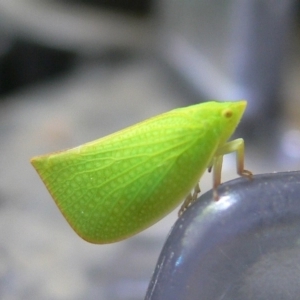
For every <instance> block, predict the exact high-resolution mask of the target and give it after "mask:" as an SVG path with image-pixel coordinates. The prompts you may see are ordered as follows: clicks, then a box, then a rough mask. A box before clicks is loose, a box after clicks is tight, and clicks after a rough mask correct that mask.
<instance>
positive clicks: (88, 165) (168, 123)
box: [31, 101, 252, 244]
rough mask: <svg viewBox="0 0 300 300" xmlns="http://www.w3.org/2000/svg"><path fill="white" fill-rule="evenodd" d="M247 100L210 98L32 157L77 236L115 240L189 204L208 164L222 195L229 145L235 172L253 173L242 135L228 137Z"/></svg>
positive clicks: (93, 240) (104, 241)
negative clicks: (248, 166)
mask: <svg viewBox="0 0 300 300" xmlns="http://www.w3.org/2000/svg"><path fill="white" fill-rule="evenodd" d="M246 105H247V102H246V101H238V102H214V101H211V102H205V103H201V104H196V105H191V106H188V107H183V108H177V109H174V110H171V111H169V112H166V113H164V114H161V115H158V116H156V117H153V118H150V119H148V120H145V121H143V122H141V123H138V124H136V125H133V126H131V127H128V128H125V129H123V130H121V131H118V132H116V133H114V134H111V135H108V136H106V137H103V138H100V139H98V140H96V141H93V142H89V143H86V144H84V145H81V146H78V147H76V148H73V149H69V150H66V151H61V152H55V153H50V154H47V155H42V156H37V157H34V158H32V160H31V163H32V165H33V166H34V168H35V169H36V171H37V172H38V174H39V175H40V177H41V179H42V180H43V182H44V183H45V185H46V187H47V189H48V190H49V192H50V194H51V195H52V197H53V199H54V200H55V202H56V204H57V206H58V207H59V209H60V210H61V212H62V214H63V215H64V216H65V218H66V219H67V221H68V222H69V224H70V225H71V226H72V227H73V229H74V230H75V231H76V232H77V233H78V235H79V236H81V237H82V238H83V239H85V240H87V241H89V242H91V243H99V244H105V243H112V242H116V241H119V240H122V239H125V238H127V237H130V236H132V235H134V234H136V233H138V232H140V231H142V230H143V229H146V228H147V227H149V226H151V225H152V224H154V223H155V222H157V221H158V220H160V219H161V218H163V217H164V216H165V215H166V214H168V213H169V212H170V211H172V210H173V209H174V208H175V207H176V206H178V205H179V204H180V202H181V201H182V200H183V199H184V198H186V200H185V202H184V205H183V206H182V208H181V211H184V209H185V208H186V207H187V206H188V205H189V204H190V203H191V202H192V201H193V200H194V199H195V198H196V195H197V193H198V192H199V191H200V190H199V189H198V181H199V180H200V177H201V176H202V174H203V173H204V171H205V170H206V169H207V168H208V169H213V182H214V183H213V189H214V193H215V194H214V195H215V196H217V193H216V188H217V186H218V185H219V184H220V181H221V167H222V158H223V155H224V154H226V153H229V152H234V151H235V152H236V153H237V173H238V174H239V175H241V176H246V177H250V178H251V175H252V174H251V172H249V171H247V170H244V141H243V139H236V140H233V141H230V142H227V140H228V139H229V137H230V136H231V135H232V133H233V132H234V130H235V128H236V126H237V125H238V123H239V121H240V119H241V117H242V115H243V113H244V110H245V108H246ZM195 187H196V188H195ZM193 188H194V194H193V195H191V194H190V192H191V191H192V190H193Z"/></svg>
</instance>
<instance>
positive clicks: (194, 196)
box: [178, 183, 201, 216]
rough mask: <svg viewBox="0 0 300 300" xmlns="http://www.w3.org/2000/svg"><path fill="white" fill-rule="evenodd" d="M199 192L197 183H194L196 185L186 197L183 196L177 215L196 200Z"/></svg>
mask: <svg viewBox="0 0 300 300" xmlns="http://www.w3.org/2000/svg"><path fill="white" fill-rule="evenodd" d="M200 192H201V190H200V186H199V183H197V184H196V186H195V187H194V189H193V192H192V193H190V194H188V195H187V197H186V198H185V200H184V202H183V203H182V205H181V207H180V209H179V212H178V216H181V215H182V213H183V212H184V211H185V210H186V209H187V208H188V207H189V206H190V205H191V204H192V203H193V202H195V201H196V199H197V197H198V194H199V193H200Z"/></svg>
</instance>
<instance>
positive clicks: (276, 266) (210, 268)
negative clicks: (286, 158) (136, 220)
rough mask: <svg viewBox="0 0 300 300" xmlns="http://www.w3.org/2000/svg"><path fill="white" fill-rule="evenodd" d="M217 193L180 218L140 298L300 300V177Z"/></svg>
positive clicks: (260, 179)
mask: <svg viewBox="0 0 300 300" xmlns="http://www.w3.org/2000/svg"><path fill="white" fill-rule="evenodd" d="M219 195H220V200H219V201H218V202H215V201H214V200H213V199H212V193H211V191H209V192H207V193H206V194H204V195H203V196H201V197H200V198H199V199H198V201H197V202H196V203H195V204H194V205H193V206H191V207H190V208H189V209H188V210H187V211H186V212H185V213H184V214H183V215H182V216H181V217H180V218H179V219H178V221H177V222H176V224H175V225H174V228H173V229H172V231H171V233H170V235H169V237H168V239H167V241H166V243H165V245H164V248H163V250H162V252H161V254H160V258H159V260H158V263H157V266H156V270H155V273H154V275H153V277H152V280H151V283H150V286H149V289H148V293H147V296H146V298H145V299H147V300H173V299H176V300H184V299H189V300H196V299H197V300H199V299H205V300H210V299H212V300H216V299H222V300H229V299H230V300H235V299H243V300H248V299H249V300H250V299H253V300H254V299H255V300H258V299H273V300H274V299H285V300H289V299H299V293H300V285H299V278H300V202H299V200H300V199H299V198H300V172H285V173H273V174H262V175H256V176H254V179H253V180H252V181H248V180H247V179H244V178H240V179H236V180H233V181H230V182H228V183H226V184H224V185H222V186H221V187H220V189H219Z"/></svg>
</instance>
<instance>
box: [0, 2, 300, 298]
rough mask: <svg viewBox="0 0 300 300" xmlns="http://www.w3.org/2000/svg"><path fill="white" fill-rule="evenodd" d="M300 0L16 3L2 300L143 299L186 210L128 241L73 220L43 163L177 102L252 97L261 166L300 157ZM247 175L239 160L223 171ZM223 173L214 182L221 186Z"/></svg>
mask: <svg viewBox="0 0 300 300" xmlns="http://www.w3.org/2000/svg"><path fill="white" fill-rule="evenodd" d="M299 14H300V2H299V1H296V0H295V1H292V0H284V1H271V0H263V1H262V0H226V1H221V0H191V1H181V0H161V1H155V0H139V1H138V0H126V1H125V0H85V1H80V0H40V1H37V0H2V1H1V2H0V154H1V156H0V228H1V229H0V240H1V244H0V298H1V299H3V300H14V299H23V300H27V299H28V300H29V299H46V300H48V299H49V300H50V299H51V300H62V299H64V300H69V299H70V300H77V299H78V300H79V299H87V300H93V299H103V300H121V299H122V300H127V299H128V300H129V299H130V300H138V299H143V297H144V295H145V293H146V289H147V286H148V283H149V281H150V278H151V275H152V272H153V270H154V267H155V264H156V261H157V259H158V255H159V253H160V250H161V248H162V246H163V243H164V241H165V239H166V237H167V234H168V232H169V230H170V229H171V227H172V224H173V223H174V222H175V221H176V217H177V211H175V212H173V213H172V214H170V215H169V216H168V217H167V218H165V219H164V220H162V221H161V222H159V223H157V224H156V225H155V226H153V227H152V228H150V229H148V230H146V231H144V232H143V233H141V234H139V235H137V236H135V237H132V238H130V239H128V240H126V241H123V242H119V243H116V244H111V245H92V244H89V243H87V242H85V241H83V240H81V239H80V238H79V237H78V236H77V235H76V234H75V233H74V232H73V231H72V229H71V228H70V227H69V225H68V224H67V223H66V221H65V220H64V219H63V217H62V216H61V214H60V212H59V211H58V209H57V208H56V206H55V204H54V202H53V200H52V199H51V197H50V195H49V194H48V192H47V191H46V188H45V187H44V186H43V184H42V182H41V180H40V179H39V178H38V176H37V174H36V173H35V171H34V169H33V168H32V167H31V165H30V163H29V159H30V158H31V157H32V156H35V155H39V154H44V153H47V152H51V151H57V150H61V149H64V148H69V147H73V146H77V145H79V144H81V143H84V142H88V141H91V140H93V139H96V138H99V137H102V136H104V135H106V134H109V133H112V132H114V131H116V130H119V129H122V128H123V127H125V126H128V125H131V124H133V123H136V122H138V121H141V120H143V119H145V118H147V117H150V116H153V115H156V114H159V113H162V112H165V111H167V110H170V109H172V108H175V107H179V106H185V105H189V104H193V103H198V102H202V101H206V100H210V99H218V100H236V99H241V98H242V99H247V100H248V109H247V112H246V115H245V117H244V118H243V120H242V123H241V124H240V126H239V129H238V130H237V134H236V135H237V136H241V137H244V139H245V143H246V168H247V169H250V170H252V171H253V172H254V173H256V174H257V173H266V172H274V171H288V170H297V169H299V165H300V16H299ZM235 177H237V175H236V174H235V163H234V157H233V156H231V155H229V156H228V158H227V159H226V160H225V164H224V171H223V181H226V180H229V179H232V178H235ZM211 181H212V179H211V175H210V174H206V175H205V176H204V178H203V180H202V183H201V187H202V191H204V192H205V191H206V190H209V189H210V188H211V186H212V185H211Z"/></svg>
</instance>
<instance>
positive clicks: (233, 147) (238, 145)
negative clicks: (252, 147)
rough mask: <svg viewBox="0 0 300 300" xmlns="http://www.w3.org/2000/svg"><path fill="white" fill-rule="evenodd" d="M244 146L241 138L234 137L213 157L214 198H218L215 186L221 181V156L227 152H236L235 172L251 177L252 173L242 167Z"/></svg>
mask: <svg viewBox="0 0 300 300" xmlns="http://www.w3.org/2000/svg"><path fill="white" fill-rule="evenodd" d="M244 150H245V146H244V140H243V139H236V140H233V141H230V142H227V143H226V144H224V145H223V146H221V147H220V148H219V149H218V150H217V152H216V154H215V157H214V159H213V193H214V198H215V199H216V200H217V199H218V194H217V187H218V185H219V184H220V183H221V171H222V163H223V156H224V155H225V154H228V153H232V152H236V169H237V173H238V174H239V175H240V176H244V177H247V178H248V179H251V178H252V173H251V172H250V171H248V170H245V169H244V153H245V151H244Z"/></svg>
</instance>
